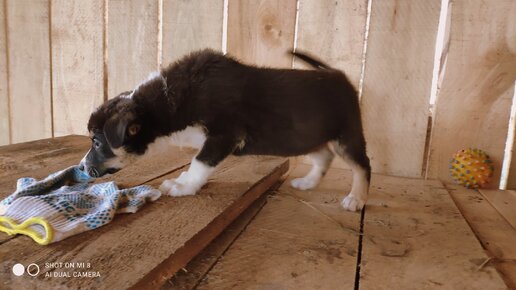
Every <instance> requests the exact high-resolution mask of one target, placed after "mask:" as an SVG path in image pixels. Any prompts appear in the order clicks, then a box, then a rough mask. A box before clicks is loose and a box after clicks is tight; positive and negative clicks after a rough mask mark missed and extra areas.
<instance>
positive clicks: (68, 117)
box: [51, 0, 104, 136]
mask: <svg viewBox="0 0 516 290" xmlns="http://www.w3.org/2000/svg"><path fill="white" fill-rule="evenodd" d="M51 16H52V19H51V23H52V26H51V38H52V39H51V42H52V83H53V86H52V89H53V93H52V95H53V110H54V116H53V118H54V135H55V136H62V135H67V134H86V133H87V128H86V124H87V122H88V119H89V116H90V114H91V112H92V111H93V110H94V109H95V108H97V107H98V106H99V105H100V104H102V102H103V100H104V52H103V49H104V48H103V47H104V45H103V29H104V1H102V0H86V1H66V0H52V2H51Z"/></svg>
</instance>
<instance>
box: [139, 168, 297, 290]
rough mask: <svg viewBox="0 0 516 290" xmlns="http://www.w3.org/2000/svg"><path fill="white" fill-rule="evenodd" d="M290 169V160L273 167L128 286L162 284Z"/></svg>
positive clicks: (146, 287)
mask: <svg viewBox="0 0 516 290" xmlns="http://www.w3.org/2000/svg"><path fill="white" fill-rule="evenodd" d="M288 169H289V160H288V159H285V161H284V162H283V163H282V164H281V165H279V166H277V167H276V168H274V170H273V171H272V172H270V173H269V174H268V175H266V176H265V177H263V178H262V179H261V180H260V181H258V182H256V183H255V184H254V185H253V186H252V187H251V188H249V189H248V190H247V192H246V193H244V194H243V195H242V196H241V197H240V198H238V199H237V200H236V201H235V202H233V203H232V204H231V205H230V206H228V207H227V208H226V209H225V210H224V212H222V213H221V214H220V215H218V216H217V217H216V218H215V219H213V221H211V222H210V223H209V224H208V225H207V226H206V227H205V228H204V229H202V230H201V231H199V232H198V233H197V234H195V235H194V236H193V237H192V238H190V239H189V240H188V241H187V242H186V243H185V244H184V246H183V247H181V248H179V249H178V250H177V251H176V252H174V253H173V254H172V255H170V256H169V257H168V258H167V259H165V260H164V261H163V262H161V263H160V264H159V265H157V266H156V267H155V268H154V269H153V270H152V271H150V272H149V273H148V274H147V275H145V276H144V277H143V278H142V279H141V280H140V281H138V282H137V283H136V284H135V285H133V286H132V287H130V288H129V289H134V290H140V289H156V288H159V287H160V286H162V285H163V284H164V283H165V282H166V281H167V280H168V279H169V278H170V277H172V275H174V274H175V273H176V272H177V271H178V270H180V269H181V268H183V267H184V266H185V265H186V264H187V263H188V262H189V261H190V260H191V259H193V258H194V257H195V256H196V255H197V254H198V253H199V252H200V251H202V250H203V249H204V248H205V247H206V246H207V245H208V244H209V243H210V242H211V241H212V240H213V239H215V238H216V237H217V236H218V235H219V234H220V233H221V232H222V231H223V230H224V229H225V228H226V227H227V226H228V225H229V224H231V223H232V222H233V221H234V220H235V219H236V218H237V217H238V216H239V215H240V214H241V213H242V212H243V211H244V210H245V209H247V208H248V207H249V206H250V205H251V204H252V203H253V202H254V201H256V200H257V199H258V198H259V197H260V196H262V195H263V194H265V193H266V192H267V190H268V189H269V188H271V187H272V186H273V185H274V184H275V183H276V182H277V181H278V180H279V179H280V178H281V177H282V176H283V175H284V174H285V173H286V172H287V171H288Z"/></svg>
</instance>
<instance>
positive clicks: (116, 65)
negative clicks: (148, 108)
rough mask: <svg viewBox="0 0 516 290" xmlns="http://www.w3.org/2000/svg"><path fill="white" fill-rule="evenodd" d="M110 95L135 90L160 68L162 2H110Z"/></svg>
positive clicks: (108, 36) (127, 0) (108, 27)
mask: <svg viewBox="0 0 516 290" xmlns="http://www.w3.org/2000/svg"><path fill="white" fill-rule="evenodd" d="M107 13H108V18H107V19H108V24H107V29H108V35H107V38H108V45H107V49H108V63H107V82H108V84H107V85H108V86H107V90H108V91H107V94H108V98H114V97H116V96H117V95H118V94H120V93H121V92H125V91H128V90H132V89H133V88H134V87H136V85H138V84H139V83H140V82H142V81H143V80H145V79H146V77H147V76H148V75H149V73H150V72H153V71H156V70H157V69H158V68H159V66H158V32H159V27H158V25H159V24H160V19H159V1H155V0H139V1H131V0H109V1H108V11H107Z"/></svg>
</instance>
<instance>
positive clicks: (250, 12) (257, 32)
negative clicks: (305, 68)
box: [227, 0, 296, 68]
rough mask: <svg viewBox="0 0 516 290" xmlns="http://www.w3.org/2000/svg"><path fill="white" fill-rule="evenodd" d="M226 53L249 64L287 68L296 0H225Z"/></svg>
mask: <svg viewBox="0 0 516 290" xmlns="http://www.w3.org/2000/svg"><path fill="white" fill-rule="evenodd" d="M228 10H229V11H228V46H227V47H228V54H230V55H232V56H234V57H236V58H238V59H240V60H242V61H244V62H247V63H250V64H257V65H261V66H268V67H283V68H290V67H291V66H292V57H291V56H290V55H289V54H287V52H288V51H289V50H291V49H292V48H293V47H294V30H295V22H296V0H284V1H274V0H256V1H255V0H229V6H228Z"/></svg>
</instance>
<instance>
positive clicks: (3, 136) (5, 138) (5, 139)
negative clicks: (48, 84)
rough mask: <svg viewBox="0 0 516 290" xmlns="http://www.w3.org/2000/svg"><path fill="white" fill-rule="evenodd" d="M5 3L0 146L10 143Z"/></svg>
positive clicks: (0, 9) (0, 25)
mask: <svg viewBox="0 0 516 290" xmlns="http://www.w3.org/2000/svg"><path fill="white" fill-rule="evenodd" d="M5 1H7V0H0V145H6V144H9V143H11V140H10V127H9V122H10V121H9V92H8V89H7V88H8V84H7V75H8V70H7V34H6V27H5V23H6V21H5V20H6V18H5V17H6V13H5V3H6V2H5Z"/></svg>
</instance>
